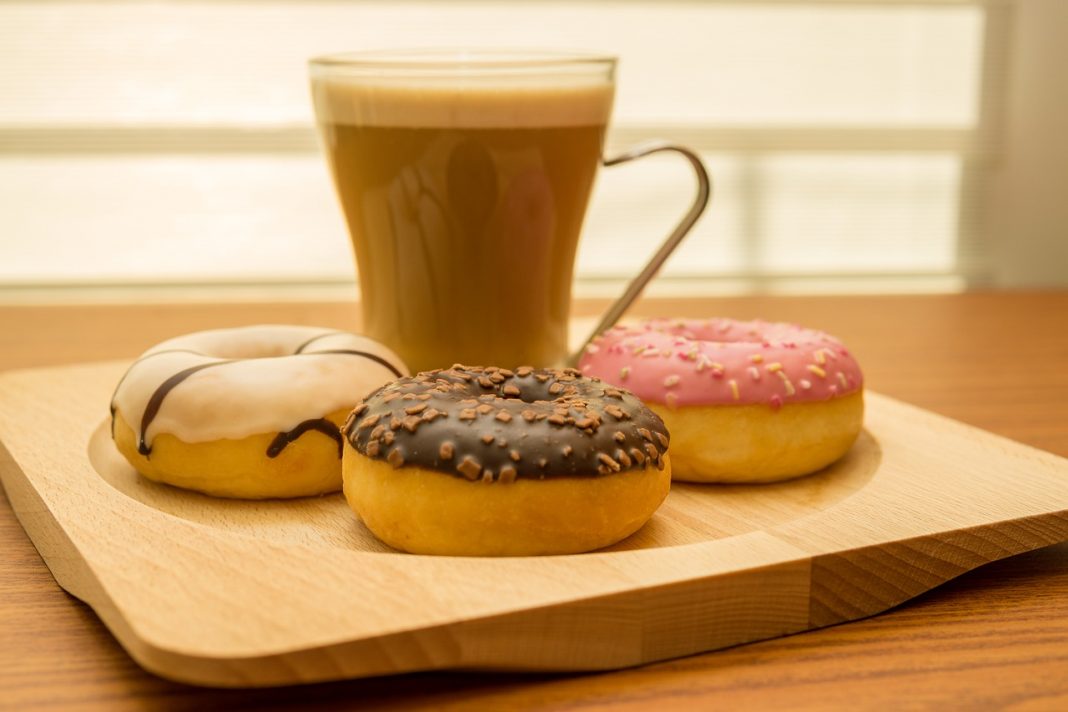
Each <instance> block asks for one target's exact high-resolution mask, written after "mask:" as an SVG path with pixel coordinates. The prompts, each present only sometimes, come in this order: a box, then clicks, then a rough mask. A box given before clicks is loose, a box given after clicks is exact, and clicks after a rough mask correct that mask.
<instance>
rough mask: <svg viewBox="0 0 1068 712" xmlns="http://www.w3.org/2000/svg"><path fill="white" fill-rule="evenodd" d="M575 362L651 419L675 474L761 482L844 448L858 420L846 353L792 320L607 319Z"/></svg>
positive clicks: (859, 385)
mask: <svg viewBox="0 0 1068 712" xmlns="http://www.w3.org/2000/svg"><path fill="white" fill-rule="evenodd" d="M579 366H580V368H581V369H582V371H583V373H584V375H587V376H596V377H598V378H601V379H604V380H605V381H608V382H609V383H613V384H616V385H619V386H621V387H624V388H627V389H628V390H630V391H631V392H632V393H634V394H635V395H636V396H638V397H639V398H641V399H642V400H643V401H645V402H646V404H647V405H649V406H650V407H651V408H653V410H655V411H656V412H657V413H658V414H659V415H660V416H661V418H663V420H664V423H665V424H666V425H667V428H668V430H669V431H670V433H671V455H672V464H673V467H674V478H675V479H677V480H686V481H690V482H773V481H777V480H783V479H787V478H790V477H796V476H798V475H803V474H807V473H809V472H814V471H815V470H818V469H820V468H822V467H825V466H826V465H828V464H830V463H831V462H834V461H835V460H837V459H838V458H840V457H841V456H842V455H844V454H845V453H846V451H848V450H849V448H850V446H851V445H852V444H853V441H854V440H855V439H856V437H857V434H858V433H859V432H860V428H861V425H862V422H863V417H864V400H863V383H864V378H863V375H862V374H861V371H860V366H859V365H858V364H857V362H856V359H854V358H853V357H852V355H850V353H849V351H848V350H847V349H846V348H845V346H843V345H842V343H841V342H840V341H838V340H837V339H835V338H833V337H831V336H829V335H827V334H825V333H822V332H819V331H815V330H812V329H806V328H804V327H801V326H797V325H794V324H782V323H769V322H763V321H736V320H733V319H700V320H699V319H653V320H650V321H646V322H643V323H641V324H638V325H636V326H616V327H614V328H612V329H610V330H609V331H607V332H605V333H604V334H602V335H601V336H599V337H597V339H595V340H594V341H593V343H591V344H590V345H589V347H588V348H587V349H586V351H585V352H584V353H583V355H582V358H581V360H580V362H579Z"/></svg>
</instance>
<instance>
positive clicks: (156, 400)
mask: <svg viewBox="0 0 1068 712" xmlns="http://www.w3.org/2000/svg"><path fill="white" fill-rule="evenodd" d="M224 363H232V361H212V362H211V363H202V364H198V365H196V366H190V367H189V368H185V369H182V370H181V371H179V372H178V373H176V374H174V375H173V376H171V377H170V378H168V379H167V380H166V381H164V382H163V383H161V384H159V387H158V388H157V389H156V390H155V392H154V393H153V394H152V397H151V398H149V399H148V405H146V406H145V413H144V415H143V416H142V417H141V435H140V436H139V437H138V439H137V452H139V453H141V454H142V455H144V456H145V457H148V456H149V454H151V452H152V448H151V447H149V446H148V444H146V443H145V433H147V432H148V426H149V425H151V424H152V421H153V420H155V418H156V414H157V413H159V408H160V406H161V405H163V399H164V398H166V397H167V394H168V393H170V392H171V391H172V390H174V387H175V386H177V385H178V384H179V383H181V382H182V381H184V380H185V379H187V378H189V377H190V376H192V375H193V374H194V373H196V372H197V371H203V370H204V369H205V368H211V367H212V366H221V365H223V364H224Z"/></svg>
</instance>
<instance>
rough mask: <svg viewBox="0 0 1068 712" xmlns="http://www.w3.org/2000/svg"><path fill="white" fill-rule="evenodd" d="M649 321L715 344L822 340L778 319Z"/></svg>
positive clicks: (668, 330)
mask: <svg viewBox="0 0 1068 712" xmlns="http://www.w3.org/2000/svg"><path fill="white" fill-rule="evenodd" d="M650 324H651V325H652V327H653V328H654V329H655V331H658V332H662V333H666V334H670V335H672V336H677V337H679V338H681V339H686V340H687V341H696V342H709V343H714V344H738V345H741V346H752V345H754V344H757V345H763V344H787V343H790V344H795V343H799V342H800V341H801V340H806V339H807V338H808V337H811V340H812V341H813V342H818V341H819V334H818V332H815V331H811V330H810V329H804V328H801V327H798V326H795V325H793V324H785V323H777V322H766V321H734V320H696V319H679V320H652V321H651V322H650Z"/></svg>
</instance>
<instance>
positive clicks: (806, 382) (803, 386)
mask: <svg viewBox="0 0 1068 712" xmlns="http://www.w3.org/2000/svg"><path fill="white" fill-rule="evenodd" d="M798 383H800V384H801V390H803V391H807V390H808V389H810V388H812V381H810V380H808V379H807V378H802V379H801V380H800V381H798Z"/></svg>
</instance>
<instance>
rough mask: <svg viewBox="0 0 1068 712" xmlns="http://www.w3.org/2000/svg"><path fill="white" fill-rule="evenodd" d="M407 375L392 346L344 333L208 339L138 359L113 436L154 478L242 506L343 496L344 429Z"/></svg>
mask: <svg viewBox="0 0 1068 712" xmlns="http://www.w3.org/2000/svg"><path fill="white" fill-rule="evenodd" d="M406 374H407V369H406V368H405V366H404V364H403V363H402V362H401V360H400V359H399V358H397V356H396V355H394V354H393V353H392V352H391V351H390V350H389V349H387V348H386V347H385V346H383V345H381V344H379V343H376V342H374V341H372V340H370V339H368V338H365V337H363V336H356V335H355V334H349V333H345V332H341V331H335V330H330V329H322V328H317V327H307V326H281V325H264V326H250V327H244V328H236V329H217V330H213V331H201V332H197V333H194V334H187V335H185V336H179V337H177V338H174V339H170V340H168V341H164V342H162V343H160V344H157V345H156V346H153V347H152V348H151V349H149V350H148V351H146V352H145V353H144V354H142V355H141V356H140V358H138V359H137V360H136V361H134V363H133V364H132V365H131V366H130V368H129V369H128V370H127V371H126V373H125V375H123V377H122V379H121V380H120V381H119V384H118V386H117V387H116V389H115V393H114V395H113V396H112V400H111V433H112V437H113V438H114V440H115V445H116V446H117V447H118V450H119V452H121V453H122V454H123V456H124V457H125V458H126V459H127V460H128V461H129V462H130V464H131V465H133V467H134V468H135V469H136V470H137V471H138V472H140V473H141V474H142V475H144V476H145V477H147V478H148V479H150V480H155V481H158V482H165V483H167V484H170V485H175V486H177V487H183V488H185V489H190V490H196V491H198V492H202V493H204V494H209V495H214V496H218V497H236V498H242V499H263V498H268V497H301V496H306V495H313V494H322V493H325V492H334V491H337V490H339V489H340V488H341V452H342V443H341V432H340V429H339V426H340V424H341V423H343V422H344V419H345V418H346V417H347V416H348V414H349V413H350V412H351V411H352V408H353V407H354V406H355V405H356V404H357V403H358V402H359V401H360V398H361V397H362V396H364V395H366V394H367V393H369V392H370V391H372V390H374V389H375V388H377V387H378V386H380V385H382V384H383V383H387V382H389V381H391V380H393V379H395V378H397V377H398V376H403V375H406Z"/></svg>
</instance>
